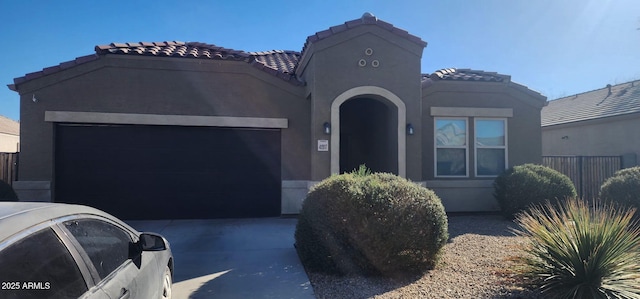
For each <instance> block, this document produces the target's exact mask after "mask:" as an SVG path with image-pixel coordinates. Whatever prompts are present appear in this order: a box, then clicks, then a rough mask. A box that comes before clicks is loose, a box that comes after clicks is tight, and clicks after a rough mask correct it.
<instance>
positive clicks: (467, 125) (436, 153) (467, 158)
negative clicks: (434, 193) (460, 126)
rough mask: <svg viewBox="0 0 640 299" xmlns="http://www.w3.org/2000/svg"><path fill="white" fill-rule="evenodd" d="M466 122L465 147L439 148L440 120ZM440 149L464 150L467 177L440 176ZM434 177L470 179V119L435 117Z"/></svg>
mask: <svg viewBox="0 0 640 299" xmlns="http://www.w3.org/2000/svg"><path fill="white" fill-rule="evenodd" d="M443 119H450V120H464V123H465V138H466V139H465V145H464V146H438V140H437V138H438V124H437V122H438V120H443ZM439 148H462V149H464V150H465V151H464V154H465V158H464V160H465V175H438V149H439ZM433 175H434V177H436V178H468V177H469V118H468V117H434V118H433Z"/></svg>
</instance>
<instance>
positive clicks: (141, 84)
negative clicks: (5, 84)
mask: <svg viewBox="0 0 640 299" xmlns="http://www.w3.org/2000/svg"><path fill="white" fill-rule="evenodd" d="M426 45H427V43H426V42H424V41H423V40H422V39H420V38H419V37H416V36H413V35H411V34H409V33H407V32H406V31H404V30H402V29H399V28H396V27H394V26H393V25H391V24H389V23H386V22H384V21H381V20H378V19H377V18H376V17H374V16H372V15H370V14H365V15H363V17H362V18H360V19H356V20H352V21H349V22H346V23H344V24H342V25H338V26H335V27H331V28H329V29H327V30H325V31H321V32H318V33H316V34H314V35H311V36H309V37H308V38H307V41H306V43H305V44H304V46H303V48H302V51H301V52H295V51H266V52H243V51H237V50H231V49H225V48H221V47H217V46H214V45H211V44H204V43H194V42H189V43H184V42H156V43H123V44H121V43H113V44H110V45H104V46H97V47H96V48H95V51H96V53H95V54H93V55H88V56H84V57H79V58H77V59H76V60H74V61H69V62H65V63H62V64H60V65H58V66H54V67H50V68H46V69H44V70H42V71H40V72H35V73H31V74H27V75H26V76H24V77H20V78H16V79H15V81H14V83H15V84H12V85H10V88H11V89H12V90H15V91H17V92H19V93H20V98H21V122H22V125H23V126H24V127H23V132H22V136H21V138H22V143H23V144H24V145H25V146H23V150H22V152H21V157H20V158H21V161H20V172H19V181H18V182H17V185H18V186H17V187H16V189H17V190H18V192H21V193H22V194H27V193H29V194H32V196H31V197H30V198H31V199H34V200H53V201H62V202H79V203H86V204H90V205H94V206H97V207H99V208H102V209H104V210H107V211H110V212H113V213H115V214H117V215H118V216H120V217H122V218H133V217H137V218H209V217H257V216H277V215H281V214H296V213H298V211H299V209H300V205H301V202H302V200H303V198H304V197H305V195H306V193H307V191H308V190H309V188H310V187H311V186H313V185H314V184H315V183H317V182H318V181H321V180H322V179H324V178H327V177H328V176H330V175H331V174H335V173H341V172H345V171H350V170H352V169H354V168H357V167H358V166H359V165H360V164H366V165H367V166H368V167H370V168H371V169H372V170H373V171H386V172H391V173H395V174H398V175H400V176H402V177H406V178H408V179H410V180H413V181H415V182H420V183H422V184H423V185H425V186H427V187H429V188H431V189H433V190H435V192H436V193H437V194H438V195H439V196H440V197H441V198H442V200H443V203H444V205H445V208H446V209H447V210H448V211H493V210H497V209H498V205H497V203H496V201H495V199H494V198H493V196H492V192H493V189H492V182H493V180H494V178H495V176H496V175H498V174H499V173H500V172H502V171H503V170H504V169H505V168H506V167H509V166H512V165H518V164H523V163H528V162H533V163H540V162H541V153H542V152H541V132H540V109H541V108H542V107H543V106H544V105H545V103H546V98H545V97H544V96H542V95H540V94H539V93H537V92H534V91H532V90H529V89H527V88H526V87H525V86H522V85H520V84H517V83H514V82H512V81H511V79H510V77H509V76H507V75H501V74H497V73H491V72H484V71H477V70H468V69H443V70H440V71H436V72H434V73H432V74H423V73H421V70H420V61H421V58H422V53H423V50H424V47H425V46H426ZM24 196H25V195H23V196H22V197H21V198H23V199H24V198H25V197H24Z"/></svg>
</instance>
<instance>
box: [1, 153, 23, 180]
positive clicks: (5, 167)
mask: <svg viewBox="0 0 640 299" xmlns="http://www.w3.org/2000/svg"><path fill="white" fill-rule="evenodd" d="M18 155H19V153H0V180H3V181H5V182H7V183H9V185H11V184H13V181H15V180H17V179H18Z"/></svg>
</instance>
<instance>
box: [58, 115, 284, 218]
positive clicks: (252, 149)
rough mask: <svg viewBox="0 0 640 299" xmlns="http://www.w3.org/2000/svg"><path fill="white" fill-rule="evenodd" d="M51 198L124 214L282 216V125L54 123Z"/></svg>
mask: <svg viewBox="0 0 640 299" xmlns="http://www.w3.org/2000/svg"><path fill="white" fill-rule="evenodd" d="M55 138H56V154H55V174H56V176H55V181H54V184H55V185H54V186H55V187H54V188H55V189H54V190H55V193H54V198H55V201H57V202H67V203H80V204H86V205H90V206H94V207H97V208H99V209H102V210H105V211H107V212H109V213H112V214H114V215H116V216H118V217H120V218H123V219H188V218H190V219H196V218H240V217H269V216H277V215H280V184H281V183H280V182H281V179H280V130H278V129H238V128H213V127H180V126H141V125H71V124H58V125H56V137H55Z"/></svg>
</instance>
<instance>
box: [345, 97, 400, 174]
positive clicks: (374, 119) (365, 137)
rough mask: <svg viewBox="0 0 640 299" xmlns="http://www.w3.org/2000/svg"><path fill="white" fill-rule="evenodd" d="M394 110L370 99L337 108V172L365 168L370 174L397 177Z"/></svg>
mask: <svg viewBox="0 0 640 299" xmlns="http://www.w3.org/2000/svg"><path fill="white" fill-rule="evenodd" d="M397 115H398V113H397V108H396V107H395V106H390V105H388V104H387V103H385V102H383V101H381V100H377V99H371V98H354V99H350V100H348V101H346V102H344V103H343V104H342V105H341V106H340V173H344V172H350V171H352V170H354V169H357V168H358V167H359V166H360V165H366V166H367V167H368V168H369V169H371V171H373V172H389V173H394V174H398V128H397V126H398V119H397V117H398V116H397Z"/></svg>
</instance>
